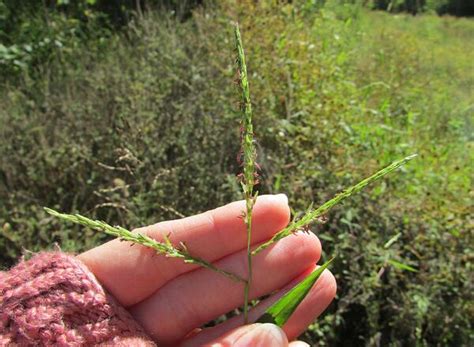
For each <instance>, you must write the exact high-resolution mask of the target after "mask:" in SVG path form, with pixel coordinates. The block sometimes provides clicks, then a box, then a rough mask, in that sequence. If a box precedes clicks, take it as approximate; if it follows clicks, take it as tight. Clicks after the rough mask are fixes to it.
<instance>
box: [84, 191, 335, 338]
mask: <svg viewBox="0 0 474 347" xmlns="http://www.w3.org/2000/svg"><path fill="white" fill-rule="evenodd" d="M244 209H245V203H244V202H243V201H238V202H233V203H231V204H228V205H226V206H223V207H220V208H217V209H215V210H212V211H208V212H205V213H202V214H199V215H195V216H192V217H188V218H184V219H180V220H173V221H166V222H161V223H158V224H155V225H152V226H148V227H144V228H140V229H137V230H136V231H137V232H140V233H144V234H147V235H148V236H150V237H152V238H154V239H156V240H158V241H164V236H167V235H169V237H170V239H171V240H172V242H173V243H179V242H184V243H186V246H187V248H188V249H189V251H190V252H191V254H193V255H194V256H197V257H200V258H203V259H205V260H207V261H209V262H213V263H214V264H215V265H216V266H217V267H219V268H222V269H224V270H227V271H230V272H233V273H235V274H238V275H239V276H241V277H243V278H246V276H247V275H246V272H247V264H246V259H247V252H246V243H247V241H246V232H245V230H246V229H245V225H244V223H243V220H242V218H240V216H241V214H242V211H243V210H244ZM289 218H290V212H289V207H288V202H287V199H286V196H284V195H264V196H260V197H259V198H258V200H257V202H256V204H255V207H254V211H253V219H252V221H253V231H252V240H251V243H252V244H253V245H256V244H258V243H260V242H263V241H265V240H267V239H269V238H270V237H271V236H273V235H274V234H275V233H276V232H278V231H279V230H281V229H282V228H284V227H285V226H286V225H287V224H288V222H289ZM320 255H321V244H320V242H319V240H318V238H317V237H316V236H315V235H314V234H312V233H297V234H295V235H292V236H289V237H286V238H284V239H283V240H281V241H279V242H278V243H276V244H275V245H273V246H272V247H269V248H268V249H266V250H264V251H262V252H261V253H259V254H258V255H256V256H255V257H254V258H253V282H252V288H251V291H250V298H251V299H256V298H259V297H262V296H264V295H268V294H271V295H270V297H268V298H267V299H265V300H263V301H262V302H260V303H259V305H257V307H256V308H254V309H253V310H251V311H250V312H249V320H250V321H255V320H256V319H258V317H259V316H260V315H261V314H263V312H264V311H265V309H266V308H267V307H268V306H269V305H271V303H273V302H274V301H276V300H277V299H278V298H279V297H280V296H281V295H283V293H284V292H285V290H288V289H290V288H291V287H293V286H294V285H295V284H296V283H298V282H299V281H301V279H302V278H304V277H305V276H307V275H308V274H309V273H310V272H311V271H313V270H314V269H315V268H316V266H315V263H316V262H317V261H318V260H319V258H320ZM78 257H79V259H80V260H81V261H82V262H83V263H85V264H86V265H87V266H88V268H89V269H90V270H91V271H92V272H93V273H94V274H95V276H96V277H97V279H98V280H99V281H100V282H101V284H102V285H103V286H104V287H105V288H106V289H107V290H108V291H109V292H110V293H111V294H112V295H113V296H114V297H115V298H116V299H117V300H118V301H119V302H120V303H121V304H122V305H123V306H124V307H125V308H127V309H128V310H129V312H130V313H131V314H132V316H133V317H134V318H135V319H136V320H137V321H138V323H139V324H141V326H142V327H143V328H144V329H145V331H146V332H147V333H148V334H149V335H150V336H151V337H152V338H153V339H155V341H157V342H158V343H159V344H160V345H176V344H180V343H181V344H183V345H185V346H195V345H203V344H207V343H211V342H212V343H214V344H216V345H222V346H245V345H251V346H258V345H260V346H269V345H271V346H287V345H288V341H291V340H293V339H294V338H296V337H297V336H298V335H299V334H301V333H302V332H303V331H304V330H305V329H306V328H307V326H308V325H309V324H310V323H311V322H313V321H314V319H315V318H316V317H317V316H319V315H320V314H321V313H322V312H323V311H324V309H325V308H326V307H327V306H328V305H329V303H330V302H331V301H332V299H333V298H334V296H335V293H336V282H335V279H334V277H333V276H332V274H331V273H330V272H329V271H327V270H326V271H324V273H323V274H322V275H321V277H320V278H319V280H318V281H317V283H316V284H315V286H314V287H313V288H312V289H311V292H310V293H309V294H308V296H307V297H306V298H305V299H304V300H303V302H302V303H301V304H300V306H299V307H298V308H297V309H296V311H295V312H294V314H293V315H292V317H291V318H290V319H289V320H288V322H287V323H286V324H285V325H284V326H283V328H282V329H283V330H281V329H279V328H277V327H276V326H274V325H270V324H260V325H258V324H257V325H255V324H252V325H246V326H242V325H243V317H242V316H236V317H233V318H231V319H229V320H227V321H225V322H223V323H220V324H218V325H216V326H214V327H211V328H204V329H199V327H201V326H202V325H203V324H205V323H207V322H209V321H211V320H213V319H215V318H217V317H219V316H220V315H222V314H224V313H226V312H229V311H232V310H233V309H235V308H237V307H240V306H242V302H243V286H244V285H243V283H237V282H234V281H232V280H230V279H229V278H227V277H225V276H223V275H221V274H218V273H216V272H213V271H210V270H208V269H204V268H201V267H198V266H197V265H193V264H185V263H184V262H183V261H182V260H181V259H175V258H166V257H165V256H162V255H156V254H155V253H154V251H153V250H151V249H148V248H145V247H142V246H139V245H135V246H133V247H130V244H129V243H127V242H121V241H119V240H113V241H110V242H108V243H105V244H103V245H101V246H99V247H96V248H94V249H91V250H89V251H87V252H85V253H83V254H81V255H79V256H78ZM296 343H299V342H293V343H291V344H290V346H291V347H294V346H296Z"/></svg>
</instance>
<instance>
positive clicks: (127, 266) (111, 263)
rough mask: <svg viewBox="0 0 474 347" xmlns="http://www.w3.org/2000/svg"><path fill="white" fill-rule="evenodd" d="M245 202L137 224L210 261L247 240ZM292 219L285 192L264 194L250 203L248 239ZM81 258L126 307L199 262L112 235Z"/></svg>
mask: <svg viewBox="0 0 474 347" xmlns="http://www.w3.org/2000/svg"><path fill="white" fill-rule="evenodd" d="M244 209H245V202H244V201H237V202H233V203H230V204H228V205H225V206H222V207H219V208H216V209H214V210H211V211H207V212H204V213H201V214H198V215H195V216H192V217H187V218H183V219H178V220H173V221H167V222H161V223H158V224H154V225H151V226H148V227H144V228H140V229H137V230H136V232H140V233H143V234H146V235H148V236H150V237H152V238H153V239H156V240H157V241H163V240H164V236H167V235H169V238H170V239H171V241H172V242H173V243H174V244H179V242H185V243H186V246H187V248H188V249H189V251H190V252H191V254H192V255H193V256H196V257H199V258H202V259H204V260H206V261H208V262H213V261H216V260H219V259H220V258H223V257H225V256H228V255H230V254H232V253H235V252H238V251H240V250H242V249H244V248H245V247H246V245H247V240H246V237H247V236H246V231H245V224H244V222H243V220H242V218H241V215H242V212H243V211H244ZM289 218H290V211H289V207H288V200H287V198H286V196H285V195H283V194H279V195H262V196H260V197H259V198H258V199H257V202H256V204H255V207H254V211H253V215H252V222H253V226H254V227H253V230H252V240H251V243H252V244H256V243H259V242H262V241H264V240H267V239H269V238H270V237H271V236H273V234H275V233H276V232H278V231H280V230H281V229H282V228H284V227H285V226H286V225H287V224H288V222H289ZM79 259H80V260H81V261H82V262H83V263H85V264H86V266H87V267H88V268H89V269H90V270H91V271H92V272H93V273H94V274H95V276H96V277H97V278H98V280H99V281H100V282H101V283H102V285H104V287H105V288H106V289H107V290H108V291H109V292H110V293H111V294H112V295H114V296H115V298H117V299H118V300H119V302H120V303H121V304H122V305H124V306H131V305H133V304H136V303H138V302H140V301H142V300H144V299H146V298H147V297H148V296H150V295H151V294H152V293H154V292H155V291H156V290H157V289H159V288H160V287H162V286H163V285H164V284H166V283H167V282H168V281H170V280H171V279H173V278H175V277H177V276H179V275H181V274H183V273H185V272H188V271H192V270H194V269H195V268H196V267H197V265H193V264H186V263H184V262H183V260H182V259H173V258H167V257H165V256H163V255H155V254H154V251H153V250H151V249H147V248H145V247H143V246H139V245H137V246H134V247H130V243H128V242H120V241H119V240H113V241H110V242H107V243H105V244H103V245H101V246H99V247H96V248H93V249H91V250H89V251H87V252H85V253H83V254H81V255H79Z"/></svg>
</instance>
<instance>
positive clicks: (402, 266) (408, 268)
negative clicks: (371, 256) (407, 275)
mask: <svg viewBox="0 0 474 347" xmlns="http://www.w3.org/2000/svg"><path fill="white" fill-rule="evenodd" d="M387 263H389V264H390V265H392V266H394V267H396V268H397V269H399V270H405V271H410V272H418V270H417V269H415V268H414V267H412V266H410V265H407V264H403V263H400V262H399V261H396V260H393V259H389V260H387Z"/></svg>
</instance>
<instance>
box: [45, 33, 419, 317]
mask: <svg viewBox="0 0 474 347" xmlns="http://www.w3.org/2000/svg"><path fill="white" fill-rule="evenodd" d="M234 36H235V43H236V51H237V64H238V83H239V87H240V89H241V98H242V100H241V114H242V120H241V152H240V153H239V161H241V165H242V167H243V172H242V174H240V175H239V178H240V180H241V187H242V191H243V195H244V198H245V206H246V209H245V211H242V218H243V220H244V223H245V226H246V236H247V264H248V274H247V278H246V279H245V280H244V279H242V278H241V277H239V276H238V275H236V274H233V273H230V272H227V271H225V270H222V269H219V268H217V267H216V266H214V265H212V264H211V263H209V262H207V261H205V260H203V259H201V258H197V257H194V256H192V255H191V254H190V251H189V250H188V249H187V247H186V245H185V244H184V243H180V245H179V246H178V247H176V246H174V245H173V243H172V241H171V240H170V239H169V238H168V237H166V238H165V242H158V241H156V240H154V239H152V238H150V237H148V236H146V235H143V234H140V233H132V232H130V231H129V230H127V229H124V228H122V227H120V226H115V227H114V226H110V225H108V224H107V223H105V222H102V221H96V220H92V219H89V218H87V217H84V216H82V215H80V214H64V213H60V212H57V211H55V210H52V209H50V208H45V210H46V212H48V213H49V214H51V215H52V216H55V217H58V218H61V219H63V220H66V221H69V222H73V223H77V224H80V225H83V226H85V227H88V228H91V229H95V230H98V231H102V232H105V233H107V234H109V235H113V236H116V237H118V238H119V239H121V240H123V241H129V242H132V243H134V244H140V245H142V246H145V247H148V248H151V249H153V250H154V251H156V252H157V253H159V254H163V255H165V256H167V257H174V258H181V259H183V261H184V262H185V263H190V264H196V265H199V266H202V267H204V268H207V269H209V270H212V271H215V272H217V273H220V274H222V275H224V276H226V277H228V278H230V279H232V280H234V281H243V282H245V286H244V295H243V297H244V306H243V315H244V322H245V323H247V322H248V311H249V297H248V295H249V291H250V288H251V285H252V256H253V255H255V254H257V253H259V252H261V251H262V250H264V249H265V248H267V247H269V246H270V245H271V244H273V243H275V242H277V241H279V240H281V239H283V238H284V237H287V236H289V235H291V234H293V233H294V232H295V231H297V230H301V229H304V228H306V227H307V226H308V225H309V224H311V223H313V222H315V221H316V220H318V218H320V217H321V216H322V215H323V214H325V213H327V212H328V211H329V210H330V209H331V208H332V207H334V206H335V205H337V204H339V203H340V202H341V201H342V200H344V199H346V198H348V197H350V196H352V195H353V194H355V193H357V192H359V191H360V190H362V189H363V188H364V187H366V186H367V185H369V184H371V183H373V182H375V181H377V180H378V179H380V178H382V177H383V176H385V175H387V174H389V173H390V172H392V171H394V170H395V169H397V168H399V167H400V166H402V165H404V164H405V163H406V162H408V161H409V160H411V159H413V158H414V157H415V156H416V155H411V156H408V157H406V158H404V159H401V160H398V161H395V162H393V163H392V164H390V165H388V166H387V167H385V168H383V169H382V170H380V171H378V172H376V173H375V174H373V175H371V176H369V177H367V178H366V179H364V180H362V181H360V182H359V183H357V184H356V185H354V186H352V187H349V188H347V189H345V190H344V191H342V192H341V193H339V194H337V195H336V196H335V197H334V198H332V199H331V200H329V201H327V202H326V203H324V204H322V205H321V206H320V207H318V208H316V209H309V210H308V211H307V212H306V214H305V215H304V216H302V217H301V218H299V219H298V220H296V221H293V222H291V223H290V225H289V226H287V227H286V228H284V229H283V230H281V231H280V232H278V233H277V234H275V235H274V236H273V237H272V238H271V239H270V240H268V241H267V242H264V243H262V244H261V245H259V246H258V247H257V248H256V249H255V250H254V251H252V250H251V237H252V211H253V208H254V205H255V202H256V200H257V196H258V192H255V191H254V187H255V185H256V184H257V182H258V179H257V177H258V173H257V167H258V165H257V164H256V157H257V150H256V145H255V139H254V130H253V119H252V104H251V101H250V88H249V81H248V75H247V66H246V62H245V53H244V48H243V43H242V37H241V34H240V29H239V26H238V25H235V27H234ZM331 261H332V259H331V260H330V261H328V262H326V263H325V264H323V265H322V266H321V267H320V268H319V269H318V270H316V271H315V272H313V273H312V274H311V275H309V276H308V277H307V278H306V279H304V280H302V281H301V282H300V283H298V284H297V285H296V286H295V287H294V288H293V289H291V290H290V291H289V292H288V293H286V294H285V295H284V296H283V297H282V298H281V299H280V300H278V301H277V302H276V303H274V304H273V305H272V306H270V308H269V309H267V311H266V312H265V313H264V315H263V316H262V317H261V318H260V320H259V321H265V322H270V321H271V322H272V323H274V324H277V325H278V326H283V324H285V323H286V321H287V320H288V319H289V317H290V316H291V314H292V313H293V312H294V310H295V309H296V308H297V306H298V304H299V303H301V301H303V299H304V298H305V296H306V295H307V294H308V293H309V291H310V289H311V287H312V286H313V285H314V283H316V281H317V279H318V278H319V276H320V275H321V274H322V272H323V271H324V269H326V268H327V267H328V265H329V263H330V262H331ZM391 263H392V264H395V265H398V266H402V265H403V266H404V268H405V269H407V270H410V271H413V270H412V268H410V267H409V266H406V265H404V264H401V263H394V261H392V262H391Z"/></svg>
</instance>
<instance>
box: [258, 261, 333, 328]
mask: <svg viewBox="0 0 474 347" xmlns="http://www.w3.org/2000/svg"><path fill="white" fill-rule="evenodd" d="M333 259H334V258H332V259H330V260H328V261H327V262H325V263H324V264H323V265H321V266H320V267H319V268H317V269H316V270H315V271H314V272H312V273H311V274H310V275H309V276H308V277H306V278H305V279H304V280H302V281H301V282H300V283H298V284H297V285H296V286H294V287H293V288H292V289H291V290H290V291H289V292H288V293H286V294H285V295H283V296H282V297H281V298H280V299H279V300H278V301H277V302H275V303H274V304H273V305H272V306H270V307H269V308H268V309H267V310H266V311H265V313H264V314H263V315H262V316H261V317H260V318H259V319H258V320H257V323H272V324H276V325H278V326H279V327H281V326H283V325H284V324H285V323H286V322H287V321H288V319H289V318H290V316H291V315H292V314H293V312H294V311H295V310H296V308H297V307H298V305H299V304H300V303H301V302H302V301H303V299H304V298H305V297H306V295H308V293H309V291H310V290H311V288H312V287H313V285H314V284H315V283H316V281H317V280H318V278H319V277H320V276H321V274H322V273H323V271H324V270H325V269H326V268H327V267H328V266H329V264H330V263H331V262H332V261H333Z"/></svg>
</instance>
